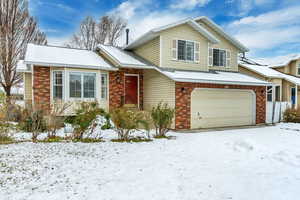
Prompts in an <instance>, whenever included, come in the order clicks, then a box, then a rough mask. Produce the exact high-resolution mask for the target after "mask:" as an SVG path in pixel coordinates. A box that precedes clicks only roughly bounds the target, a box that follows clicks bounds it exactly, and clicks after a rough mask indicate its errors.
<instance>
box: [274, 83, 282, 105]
mask: <svg viewBox="0 0 300 200" xmlns="http://www.w3.org/2000/svg"><path fill="white" fill-rule="evenodd" d="M280 96H281V95H280V86H279V85H277V86H275V101H280Z"/></svg>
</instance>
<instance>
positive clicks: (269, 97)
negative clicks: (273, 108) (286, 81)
mask: <svg viewBox="0 0 300 200" xmlns="http://www.w3.org/2000/svg"><path fill="white" fill-rule="evenodd" d="M267 101H273V87H272V86H268V87H267Z"/></svg>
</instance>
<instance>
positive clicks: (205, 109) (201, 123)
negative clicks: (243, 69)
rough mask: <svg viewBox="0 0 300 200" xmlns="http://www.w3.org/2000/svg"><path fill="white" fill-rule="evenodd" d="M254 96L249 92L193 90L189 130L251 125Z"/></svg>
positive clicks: (253, 113) (253, 111) (252, 121)
mask: <svg viewBox="0 0 300 200" xmlns="http://www.w3.org/2000/svg"><path fill="white" fill-rule="evenodd" d="M254 95H255V94H254V93H253V92H251V91H249V90H228V89H195V90H194V91H193V92H192V95H191V128H210V127H225V126H241V125H251V124H253V123H254V118H255V117H254V115H255V96H254Z"/></svg>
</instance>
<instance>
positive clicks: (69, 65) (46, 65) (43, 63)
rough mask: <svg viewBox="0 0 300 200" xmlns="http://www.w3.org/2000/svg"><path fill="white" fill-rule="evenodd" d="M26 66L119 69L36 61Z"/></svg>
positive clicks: (28, 62) (29, 62)
mask: <svg viewBox="0 0 300 200" xmlns="http://www.w3.org/2000/svg"><path fill="white" fill-rule="evenodd" d="M25 63H26V64H30V65H38V66H44V67H70V68H71V67H74V68H85V69H102V70H107V71H116V70H118V69H117V68H113V67H104V66H93V65H76V64H65V63H46V62H34V61H25Z"/></svg>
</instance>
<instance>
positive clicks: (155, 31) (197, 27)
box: [124, 16, 249, 52]
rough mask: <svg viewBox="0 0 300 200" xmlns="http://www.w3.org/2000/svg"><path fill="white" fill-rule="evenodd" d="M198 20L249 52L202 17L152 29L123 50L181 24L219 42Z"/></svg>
mask: <svg viewBox="0 0 300 200" xmlns="http://www.w3.org/2000/svg"><path fill="white" fill-rule="evenodd" d="M198 20H203V21H204V22H205V23H206V24H207V25H208V26H210V27H211V28H212V29H213V30H215V31H216V32H217V33H219V34H221V35H222V36H223V37H224V38H226V39H227V40H228V41H230V42H231V43H232V44H233V45H234V46H236V47H237V48H238V49H239V50H240V51H241V52H247V51H249V49H248V48H247V47H245V46H244V45H242V44H241V43H240V42H239V41H238V40H236V39H235V38H233V37H232V36H230V35H229V34H227V33H225V32H224V31H223V29H222V28H221V27H220V26H218V25H217V24H216V23H214V22H213V21H212V20H210V19H209V18H207V17H205V16H202V17H196V18H187V19H184V20H181V21H178V22H175V23H172V24H168V25H165V26H161V27H158V28H154V29H152V30H150V31H148V32H147V33H145V34H144V35H142V36H140V37H139V38H137V39H136V40H134V41H133V42H131V43H130V44H128V45H127V46H126V47H125V48H124V49H128V50H130V49H134V48H136V47H138V46H140V45H142V44H144V43H146V42H148V41H150V40H152V39H154V38H156V37H158V36H159V33H160V32H161V31H163V30H167V29H170V28H173V27H176V26H179V25H182V24H188V25H190V26H191V27H193V28H194V29H195V30H196V31H198V32H199V33H201V34H202V35H203V36H204V37H206V38H207V39H208V40H209V41H210V42H212V43H214V44H217V43H219V42H220V40H219V39H218V38H216V37H215V36H214V35H213V34H211V33H210V32H209V31H208V30H207V29H206V28H205V27H203V26H201V25H200V24H198V23H197V22H196V21H198Z"/></svg>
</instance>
